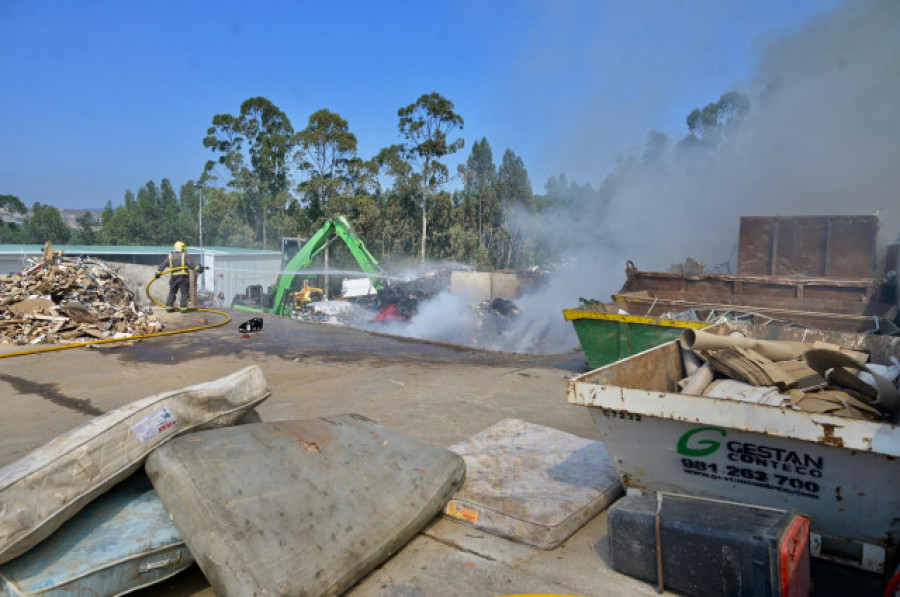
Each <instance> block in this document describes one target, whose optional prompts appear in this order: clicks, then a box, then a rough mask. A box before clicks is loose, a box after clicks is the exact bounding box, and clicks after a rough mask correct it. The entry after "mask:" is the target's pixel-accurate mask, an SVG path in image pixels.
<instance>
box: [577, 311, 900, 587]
mask: <svg viewBox="0 0 900 597" xmlns="http://www.w3.org/2000/svg"><path fill="white" fill-rule="evenodd" d="M735 329H740V330H741V331H742V332H743V333H744V334H745V335H747V336H748V337H751V338H760V339H782V340H792V341H805V342H813V341H817V340H821V341H825V342H831V343H833V344H838V345H840V346H843V347H846V348H851V349H854V350H865V351H869V352H870V354H871V358H870V361H871V362H875V363H887V362H888V360H889V358H890V356H898V357H900V339H898V338H889V337H884V336H872V335H860V334H850V333H842V332H828V331H817V330H802V329H792V328H778V327H769V326H766V327H760V326H747V325H741V324H720V325H718V326H715V327H713V328H709V330H707V331H713V332H715V333H721V334H728V333H730V332H731V331H733V330H735ZM683 376H684V369H683V365H682V359H681V352H680V347H679V346H678V343H677V342H669V343H667V344H663V345H662V346H659V347H657V348H655V349H652V350H649V351H646V352H643V353H641V354H638V355H635V356H632V357H630V358H627V359H624V360H621V361H618V362H616V363H614V364H612V365H609V366H606V367H603V368H600V369H596V370H594V371H590V372H588V373H585V374H583V375H580V376H578V377H575V378H573V379H571V380H570V381H569V383H568V391H567V395H568V401H569V403H571V404H578V405H583V406H588V407H590V408H589V410H590V413H591V416H592V417H593V419H594V421H595V423H596V425H597V427H598V428H599V429H600V432H601V435H602V439H603V441H604V443H605V444H606V447H607V450H608V451H609V454H610V456H611V457H612V459H613V462H614V463H615V465H616V468H617V470H618V472H619V475H620V477H621V479H622V483H623V485H624V486H625V488H626V490H627V491H629V492H641V491H651V492H656V491H665V492H671V493H678V494H685V495H696V496H702V497H709V498H716V499H724V500H731V501H739V502H744V503H749V504H758V505H761V506H768V507H773V508H782V509H795V510H797V511H799V512H801V513H804V514H806V515H808V516H809V517H810V519H811V553H812V555H813V556H815V557H821V558H826V559H831V560H835V561H840V562H842V563H846V564H850V565H854V566H857V567H860V568H863V569H866V570H871V571H875V572H882V571H884V568H885V563H886V562H887V561H888V560H889V558H890V557H891V556H892V555H893V553H894V552H895V551H896V549H897V547H898V542H900V428H898V427H897V426H896V425H891V424H888V423H880V422H871V421H861V420H855V419H849V418H844V417H837V416H832V415H826V414H812V413H807V412H802V411H797V410H792V409H789V408H782V407H778V406H769V405H763V404H755V403H749V402H740V401H736V400H730V399H727V398H725V399H720V398H708V397H700V396H691V395H684V394H679V393H677V392H678V386H677V385H676V384H677V381H678V380H679V379H681V378H682V377H683Z"/></svg>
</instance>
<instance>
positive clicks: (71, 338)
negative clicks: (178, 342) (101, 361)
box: [0, 251, 162, 344]
mask: <svg viewBox="0 0 900 597" xmlns="http://www.w3.org/2000/svg"><path fill="white" fill-rule="evenodd" d="M160 329H162V324H161V323H160V321H159V320H158V319H157V318H156V317H154V316H152V315H151V314H149V313H142V312H140V311H139V310H138V309H137V307H136V306H135V302H134V294H133V293H132V292H131V291H130V290H128V289H127V288H126V286H125V282H124V280H123V279H122V278H121V277H120V276H119V275H118V274H117V273H116V272H115V271H114V270H112V269H111V268H110V267H109V266H108V265H107V264H105V263H104V262H102V261H100V260H97V259H90V258H88V259H70V258H65V257H63V256H62V252H57V253H53V252H52V251H51V252H49V254H48V252H47V251H45V255H44V258H43V259H41V260H40V261H39V262H38V263H35V264H33V265H29V266H28V267H26V268H25V269H24V270H22V271H21V272H19V273H17V274H9V275H5V276H0V344H39V343H51V344H72V343H78V342H87V341H90V340H93V339H105V338H130V337H132V336H139V335H142V334H147V333H152V332H156V331H159V330H160Z"/></svg>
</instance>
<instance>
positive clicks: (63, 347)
mask: <svg viewBox="0 0 900 597" xmlns="http://www.w3.org/2000/svg"><path fill="white" fill-rule="evenodd" d="M182 269H188V268H187V267H173V268H170V269H167V270H165V271H163V272H160V275H163V274H168V273H171V272H174V271H177V270H182ZM157 279H158V277H153V278H150V281H149V282H147V286H146V288H145V292H146V294H147V298H148V299H150V302H152V303H153V304H154V305H157V306H159V307H165V305H164V304H162V303H161V302H159V301H158V300H156V299H155V298H153V296H151V294H150V286H152V285H153V283H154V282H155V281H156V280H157ZM191 312H200V313H215V314H216V315H221V316H222V317H224V318H225V319H223V320H222V321H218V322H216V323H209V324H206V325H201V326H195V327H190V328H184V329H181V330H168V331H164V332H150V333H149V334H139V335H136V336H126V337H120V338H98V339H95V340H87V341H85V342H74V343H72V344H60V345H56V346H46V347H43V348H33V349H30V350H20V351H18V352H9V353H6V354H0V359H5V358H7V357H20V356H25V355H27V354H38V353H41V352H53V351H55V350H67V349H69V348H80V347H82V346H95V345H97V344H111V343H113V342H130V341H132V340H140V339H143V338H158V337H161V336H173V335H175V334H186V333H188V332H199V331H200V330H208V329H212V328H217V327H219V326H223V325H225V324H227V323H229V322H230V321H231V315H229V314H228V313H225V312H224V311H217V310H216V309H201V308H196V309H192V310H191Z"/></svg>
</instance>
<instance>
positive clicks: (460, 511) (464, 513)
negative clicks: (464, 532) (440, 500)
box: [447, 501, 478, 524]
mask: <svg viewBox="0 0 900 597" xmlns="http://www.w3.org/2000/svg"><path fill="white" fill-rule="evenodd" d="M447 516H452V517H453V518H459V519H460V520H465V521H466V522H470V523H472V524H478V510H474V509H472V508H466V507H465V506H460V505H459V504H457V503H456V502H453V501H451V502H450V503H449V504H447Z"/></svg>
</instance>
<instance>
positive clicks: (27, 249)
mask: <svg viewBox="0 0 900 597" xmlns="http://www.w3.org/2000/svg"><path fill="white" fill-rule="evenodd" d="M43 250H44V245H3V244H0V255H23V254H24V255H33V254H40V253H41V252H42V251H43ZM53 250H54V251H63V252H64V253H65V254H66V255H98V256H99V255H109V254H116V255H148V254H149V255H156V254H161V253H163V254H164V253H169V252H170V251H171V250H172V246H171V245H162V246H141V245H53ZM188 252H194V253H199V252H201V249H200V247H192V246H189V247H188ZM202 252H203V253H205V254H212V255H216V254H220V255H258V256H263V255H265V256H269V255H281V252H280V251H267V250H262V249H241V248H236V247H203V249H202Z"/></svg>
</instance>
